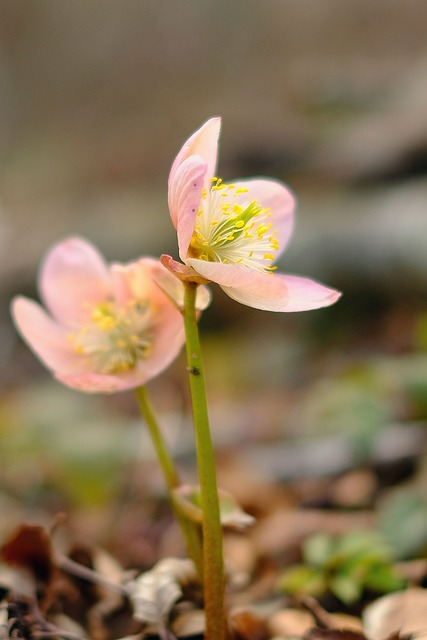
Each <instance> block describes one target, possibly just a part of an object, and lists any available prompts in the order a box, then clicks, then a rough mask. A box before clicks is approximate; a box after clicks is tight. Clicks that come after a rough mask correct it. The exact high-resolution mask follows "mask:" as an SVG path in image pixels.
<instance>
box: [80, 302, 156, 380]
mask: <svg viewBox="0 0 427 640" xmlns="http://www.w3.org/2000/svg"><path fill="white" fill-rule="evenodd" d="M148 320H149V307H148V305H147V304H144V303H143V302H140V301H137V300H135V301H132V302H130V303H129V304H128V305H126V306H125V307H120V306H118V305H117V304H116V303H114V302H112V301H108V300H107V301H105V302H100V303H98V304H96V305H95V306H94V307H93V308H92V310H91V313H90V316H89V320H88V321H87V322H86V323H85V324H83V326H82V327H81V328H80V329H79V330H78V331H76V332H74V333H72V334H70V335H69V340H70V342H71V344H72V346H73V348H74V351H75V352H76V353H78V354H81V355H83V356H85V357H86V359H87V366H88V367H90V368H91V369H92V370H93V371H96V373H101V374H113V373H124V372H125V371H129V370H130V369H133V368H134V367H135V366H136V365H137V362H138V360H139V359H141V358H145V357H146V355H147V351H148V349H149V348H150V342H151V340H150V333H149V331H148Z"/></svg>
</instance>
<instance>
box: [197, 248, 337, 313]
mask: <svg viewBox="0 0 427 640" xmlns="http://www.w3.org/2000/svg"><path fill="white" fill-rule="evenodd" d="M187 264H189V265H190V266H192V267H193V268H194V269H195V270H196V271H197V272H198V273H200V275H202V276H203V277H204V278H206V279H207V280H211V281H212V282H216V283H217V284H219V285H220V287H221V288H222V289H223V290H224V291H225V293H226V294H227V295H228V296H230V298H233V300H236V301H237V302H241V303H242V304H246V305H247V306H249V307H254V308H255V309H263V310H265V311H288V312H291V311H292V312H293V311H308V310H309V309H318V308H320V307H327V306H329V305H331V304H333V303H334V302H336V301H337V300H338V298H340V296H341V293H340V292H339V291H336V290H335V289H330V288H329V287H325V286H324V285H322V284H319V283H318V282H315V281H314V280H310V279H309V278H303V277H301V276H289V275H282V274H278V273H274V274H273V273H262V272H259V271H252V270H250V269H244V268H242V267H239V266H238V265H229V264H221V263H218V262H206V261H204V260H196V259H194V258H190V259H188V260H187Z"/></svg>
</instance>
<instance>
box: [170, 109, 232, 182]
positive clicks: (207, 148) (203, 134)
mask: <svg viewBox="0 0 427 640" xmlns="http://www.w3.org/2000/svg"><path fill="white" fill-rule="evenodd" d="M220 131H221V118H219V117H215V118H210V119H209V120H207V122H205V123H204V124H203V125H202V126H201V127H200V129H198V130H197V131H196V132H195V133H193V135H192V136H191V137H190V138H188V140H187V142H185V143H184V145H183V147H182V148H181V150H180V152H179V153H178V155H177V156H176V158H175V160H174V163H173V165H172V168H171V171H170V174H169V188H170V186H171V183H172V182H173V181H174V179H175V173H176V171H177V170H178V168H179V167H180V166H181V164H182V163H183V162H184V160H186V159H187V158H189V157H190V156H201V157H202V158H203V160H204V162H205V163H206V165H207V171H206V181H207V182H209V180H210V179H211V178H212V176H213V175H214V173H215V167H216V161H217V154H218V138H219V134H220Z"/></svg>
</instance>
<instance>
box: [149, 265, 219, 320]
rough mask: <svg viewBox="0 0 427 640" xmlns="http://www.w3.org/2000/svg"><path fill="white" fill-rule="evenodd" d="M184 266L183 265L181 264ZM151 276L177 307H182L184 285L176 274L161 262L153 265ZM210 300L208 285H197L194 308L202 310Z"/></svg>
mask: <svg viewBox="0 0 427 640" xmlns="http://www.w3.org/2000/svg"><path fill="white" fill-rule="evenodd" d="M181 266H183V267H184V268H188V267H185V265H181ZM151 276H152V278H153V279H154V281H155V282H156V284H157V285H158V286H159V287H160V288H161V289H162V291H164V292H165V293H166V295H167V296H168V297H169V298H170V299H171V300H173V301H174V303H175V304H176V305H177V307H178V308H179V309H183V308H184V285H183V283H182V281H181V280H180V279H179V278H177V277H176V276H174V275H172V273H171V272H170V271H168V269H167V268H166V267H164V266H163V265H162V264H158V265H155V266H153V269H152V271H151ZM210 302H211V292H210V290H209V289H208V287H205V286H199V287H198V288H197V300H196V308H197V309H198V310H199V311H203V309H206V307H208V306H209V304H210Z"/></svg>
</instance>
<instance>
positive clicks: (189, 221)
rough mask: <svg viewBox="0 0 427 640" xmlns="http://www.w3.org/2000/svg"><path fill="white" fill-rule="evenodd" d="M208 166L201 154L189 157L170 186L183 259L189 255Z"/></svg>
mask: <svg viewBox="0 0 427 640" xmlns="http://www.w3.org/2000/svg"><path fill="white" fill-rule="evenodd" d="M206 166H207V165H206V163H205V162H204V160H203V159H202V158H201V157H200V156H191V157H190V158H187V159H186V160H185V161H184V162H183V163H182V164H181V165H180V166H179V167H178V169H177V170H176V172H175V177H174V180H173V181H172V182H171V185H170V188H169V196H168V197H169V210H170V214H171V218H172V222H173V224H174V226H175V228H176V230H177V235H178V247H179V254H180V257H181V260H182V259H183V258H184V257H185V256H186V255H187V251H188V245H189V244H190V240H191V236H192V235H193V230H194V225H195V224H196V216H197V211H198V209H199V206H200V200H201V197H202V189H203V178H204V176H205V174H206Z"/></svg>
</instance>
